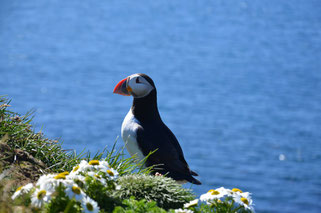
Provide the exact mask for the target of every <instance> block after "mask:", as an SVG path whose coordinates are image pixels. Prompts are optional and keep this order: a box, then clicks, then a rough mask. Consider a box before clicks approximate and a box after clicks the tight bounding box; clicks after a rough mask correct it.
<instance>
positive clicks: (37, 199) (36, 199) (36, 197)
mask: <svg viewBox="0 0 321 213" xmlns="http://www.w3.org/2000/svg"><path fill="white" fill-rule="evenodd" d="M50 199H51V194H50V193H49V192H47V191H46V190H44V189H42V190H40V189H36V191H35V192H34V193H33V194H32V197H31V204H32V205H33V206H35V207H37V208H41V207H42V205H43V203H45V202H46V203H47V202H49V200H50Z"/></svg>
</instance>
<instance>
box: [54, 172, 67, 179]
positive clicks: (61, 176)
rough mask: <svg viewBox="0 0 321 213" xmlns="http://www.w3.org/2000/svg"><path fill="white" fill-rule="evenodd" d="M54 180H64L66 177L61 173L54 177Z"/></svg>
mask: <svg viewBox="0 0 321 213" xmlns="http://www.w3.org/2000/svg"><path fill="white" fill-rule="evenodd" d="M54 178H55V179H66V175H65V174H62V173H59V174H58V175H56V176H55V177H54Z"/></svg>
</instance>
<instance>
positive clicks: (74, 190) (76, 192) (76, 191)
mask: <svg viewBox="0 0 321 213" xmlns="http://www.w3.org/2000/svg"><path fill="white" fill-rule="evenodd" d="M71 190H72V191H73V193H75V194H77V195H79V194H80V188H79V187H78V186H73V187H72V188H71Z"/></svg>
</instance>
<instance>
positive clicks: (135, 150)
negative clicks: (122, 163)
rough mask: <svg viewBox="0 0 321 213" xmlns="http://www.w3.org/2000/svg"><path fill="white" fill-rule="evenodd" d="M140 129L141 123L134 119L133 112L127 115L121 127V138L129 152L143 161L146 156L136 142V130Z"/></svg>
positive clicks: (130, 111)
mask: <svg viewBox="0 0 321 213" xmlns="http://www.w3.org/2000/svg"><path fill="white" fill-rule="evenodd" d="M139 127H140V124H139V121H138V120H137V119H136V118H135V117H134V115H133V113H132V110H131V109H130V110H129V112H128V113H127V115H126V117H125V119H124V121H123V124H122V126H121V137H122V139H123V141H124V142H125V146H126V149H127V151H128V152H129V154H130V155H131V156H133V155H136V157H137V159H138V160H139V161H140V160H143V159H144V158H145V156H144V155H143V153H142V151H141V150H140V149H139V147H138V144H137V140H136V137H137V135H136V130H137V129H138V128H139Z"/></svg>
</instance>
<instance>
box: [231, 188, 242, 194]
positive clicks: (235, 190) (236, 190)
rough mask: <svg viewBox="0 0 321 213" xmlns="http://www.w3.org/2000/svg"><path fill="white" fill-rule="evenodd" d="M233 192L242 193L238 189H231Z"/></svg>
mask: <svg viewBox="0 0 321 213" xmlns="http://www.w3.org/2000/svg"><path fill="white" fill-rule="evenodd" d="M232 191H233V192H236V193H237V192H239V193H243V191H242V190H241V189H238V188H233V189H232Z"/></svg>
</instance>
